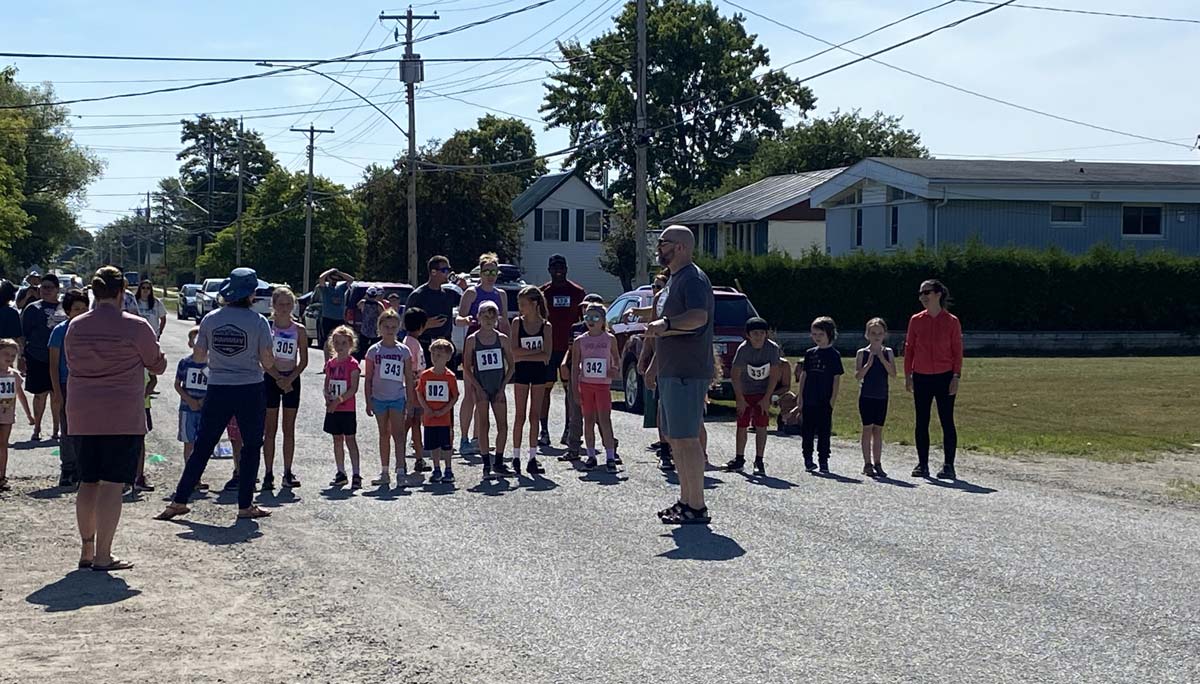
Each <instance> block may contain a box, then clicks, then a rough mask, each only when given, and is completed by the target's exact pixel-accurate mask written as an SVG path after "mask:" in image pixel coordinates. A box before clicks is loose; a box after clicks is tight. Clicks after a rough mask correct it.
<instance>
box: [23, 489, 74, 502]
mask: <svg viewBox="0 0 1200 684" xmlns="http://www.w3.org/2000/svg"><path fill="white" fill-rule="evenodd" d="M74 493H75V488H74V487H46V488H45V489H38V490H36V491H32V492H29V495H28V496H29V498H31V499H61V498H62V497H64V496H66V495H68V494H74Z"/></svg>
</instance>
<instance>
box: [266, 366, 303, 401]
mask: <svg viewBox="0 0 1200 684" xmlns="http://www.w3.org/2000/svg"><path fill="white" fill-rule="evenodd" d="M263 391H264V392H265V393H266V395H267V408H269V409H277V408H279V405H280V404H283V407H284V408H285V409H298V408H300V378H296V381H295V382H293V383H292V391H290V392H288V393H287V394H284V393H283V390H281V389H279V385H278V384H277V383H276V382H275V378H272V377H271V376H270V375H269V374H266V373H264V374H263Z"/></svg>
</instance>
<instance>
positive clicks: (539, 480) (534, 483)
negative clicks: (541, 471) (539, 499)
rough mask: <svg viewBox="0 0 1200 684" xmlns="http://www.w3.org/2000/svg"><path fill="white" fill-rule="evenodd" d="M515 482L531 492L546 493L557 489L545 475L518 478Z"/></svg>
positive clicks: (555, 483)
mask: <svg viewBox="0 0 1200 684" xmlns="http://www.w3.org/2000/svg"><path fill="white" fill-rule="evenodd" d="M517 482H519V483H520V485H521V486H522V487H524V488H525V489H528V490H529V491H531V492H548V491H550V490H552V489H558V483H557V482H555V481H554V480H551V479H550V478H548V477H546V476H545V475H524V476H518V477H517Z"/></svg>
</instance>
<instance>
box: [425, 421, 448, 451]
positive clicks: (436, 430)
mask: <svg viewBox="0 0 1200 684" xmlns="http://www.w3.org/2000/svg"><path fill="white" fill-rule="evenodd" d="M424 433H425V439H424V440H422V445H421V446H422V447H423V448H424V449H425V451H436V450H438V449H445V450H446V451H452V450H453V449H454V432H453V428H452V427H450V426H449V425H426V426H425V429H424Z"/></svg>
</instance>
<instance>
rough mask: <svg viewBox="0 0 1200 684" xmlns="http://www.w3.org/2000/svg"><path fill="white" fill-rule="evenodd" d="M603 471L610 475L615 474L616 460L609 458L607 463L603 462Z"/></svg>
mask: <svg viewBox="0 0 1200 684" xmlns="http://www.w3.org/2000/svg"><path fill="white" fill-rule="evenodd" d="M604 469H605V470H607V471H608V472H610V473H615V472H617V460H616V459H615V458H610V459H608V460H607V461H605V462H604Z"/></svg>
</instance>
